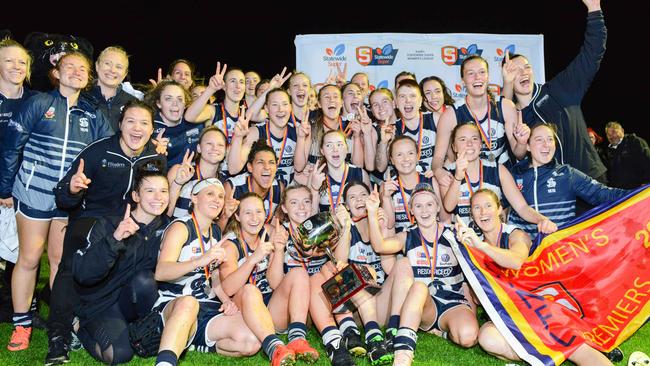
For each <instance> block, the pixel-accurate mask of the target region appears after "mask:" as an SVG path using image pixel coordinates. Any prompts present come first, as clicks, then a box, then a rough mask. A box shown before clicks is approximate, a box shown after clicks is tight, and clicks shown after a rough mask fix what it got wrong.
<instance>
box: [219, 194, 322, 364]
mask: <svg viewBox="0 0 650 366" xmlns="http://www.w3.org/2000/svg"><path fill="white" fill-rule="evenodd" d="M239 201H240V202H239V207H238V209H237V212H235V215H234V217H233V218H231V220H230V222H229V223H228V227H227V231H228V234H227V236H228V238H229V239H230V240H229V241H227V242H226V244H225V246H224V247H225V250H226V254H227V255H226V260H225V262H224V264H223V265H222V266H221V268H220V276H221V281H222V286H223V289H224V291H225V293H226V294H228V295H230V296H233V301H234V302H235V303H236V304H237V305H238V306H239V307H240V308H241V309H243V311H244V315H245V319H246V323H247V324H249V326H250V327H251V329H252V330H253V331H254V332H255V335H256V336H257V338H258V339H259V340H260V341H262V349H263V350H264V352H265V353H266V355H267V356H268V357H269V358H270V359H271V362H272V365H290V364H293V362H294V361H295V359H296V358H298V359H302V360H305V361H307V362H315V361H316V360H317V359H318V357H319V355H318V351H316V350H315V349H314V348H312V347H311V346H310V345H309V343H308V342H307V340H306V339H305V338H306V335H307V327H306V325H305V323H306V321H307V312H308V311H309V297H308V296H305V294H308V293H309V276H308V275H307V271H305V270H304V269H303V268H295V269H293V270H291V271H289V273H287V274H286V275H285V274H284V270H283V267H284V246H285V244H286V242H287V240H288V237H289V234H288V233H287V230H286V229H285V228H284V227H282V225H280V222H279V221H278V220H277V219H275V220H273V223H272V224H271V225H265V222H266V221H268V220H267V214H266V210H265V208H264V201H263V200H262V198H261V197H260V196H258V195H257V194H256V193H252V192H249V193H245V194H244V195H243V196H242V197H240V198H239ZM265 226H267V227H265ZM267 231H268V232H270V233H271V234H270V236H269V235H267ZM249 313H250V314H251V315H250V316H249V315H247V314H249ZM284 330H287V331H288V335H289V343H288V344H287V345H286V346H285V345H284V344H283V342H282V341H281V340H280V339H279V338H278V337H277V336H276V335H275V333H276V331H284Z"/></svg>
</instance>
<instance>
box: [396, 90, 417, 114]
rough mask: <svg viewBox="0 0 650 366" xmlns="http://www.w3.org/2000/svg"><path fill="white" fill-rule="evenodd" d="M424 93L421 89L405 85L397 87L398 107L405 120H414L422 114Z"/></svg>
mask: <svg viewBox="0 0 650 366" xmlns="http://www.w3.org/2000/svg"><path fill="white" fill-rule="evenodd" d="M420 107H422V95H420V89H419V88H415V87H413V86H410V85H403V86H400V87H399V89H397V109H399V112H400V113H401V115H402V118H403V119H405V120H412V119H414V118H417V117H418V116H419V115H420Z"/></svg>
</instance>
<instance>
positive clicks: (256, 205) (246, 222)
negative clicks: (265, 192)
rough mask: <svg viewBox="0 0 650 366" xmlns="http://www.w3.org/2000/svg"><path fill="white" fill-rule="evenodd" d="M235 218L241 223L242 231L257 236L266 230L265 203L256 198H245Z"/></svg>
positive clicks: (240, 203)
mask: <svg viewBox="0 0 650 366" xmlns="http://www.w3.org/2000/svg"><path fill="white" fill-rule="evenodd" d="M235 218H236V219H237V220H238V221H239V225H240V227H241V229H242V231H244V232H245V233H247V234H249V235H252V236H257V235H258V234H259V232H260V231H262V229H263V228H264V222H265V221H266V211H265V210H264V202H263V201H262V200H261V199H260V198H259V197H255V196H252V197H246V198H244V199H243V200H241V202H239V208H238V209H237V213H235Z"/></svg>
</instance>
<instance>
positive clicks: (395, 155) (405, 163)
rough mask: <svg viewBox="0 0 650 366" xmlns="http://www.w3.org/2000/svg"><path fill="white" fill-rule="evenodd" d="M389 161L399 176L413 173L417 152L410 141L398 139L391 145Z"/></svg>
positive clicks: (413, 142) (413, 143)
mask: <svg viewBox="0 0 650 366" xmlns="http://www.w3.org/2000/svg"><path fill="white" fill-rule="evenodd" d="M390 161H391V162H392V163H393V166H395V169H397V172H398V173H399V174H401V175H405V174H410V173H412V172H413V171H415V168H416V166H417V162H418V151H417V146H416V145H415V141H413V140H412V139H410V138H408V139H400V140H397V141H395V142H393V144H392V145H391V154H390Z"/></svg>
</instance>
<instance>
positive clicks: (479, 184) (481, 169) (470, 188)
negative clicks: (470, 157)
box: [465, 159, 483, 197]
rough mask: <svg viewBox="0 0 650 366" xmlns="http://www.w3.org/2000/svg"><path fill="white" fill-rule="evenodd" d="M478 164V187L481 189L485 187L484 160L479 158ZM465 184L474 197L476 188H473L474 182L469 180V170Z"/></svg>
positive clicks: (470, 194)
mask: <svg viewBox="0 0 650 366" xmlns="http://www.w3.org/2000/svg"><path fill="white" fill-rule="evenodd" d="M478 164H479V171H478V189H481V188H483V162H482V161H481V159H479V160H478ZM465 184H467V189H469V196H470V197H472V196H473V195H474V190H473V189H472V183H471V182H470V181H469V175H467V171H465Z"/></svg>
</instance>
